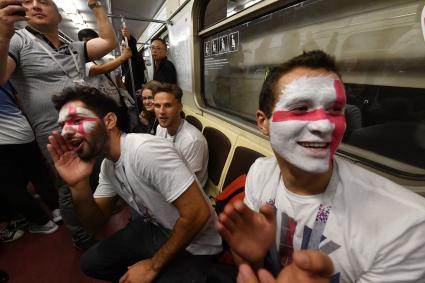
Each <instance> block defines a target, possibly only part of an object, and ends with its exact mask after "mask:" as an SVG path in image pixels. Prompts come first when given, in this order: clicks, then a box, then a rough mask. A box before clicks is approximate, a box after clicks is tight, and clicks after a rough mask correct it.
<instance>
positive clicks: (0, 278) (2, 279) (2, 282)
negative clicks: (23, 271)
mask: <svg viewBox="0 0 425 283" xmlns="http://www.w3.org/2000/svg"><path fill="white" fill-rule="evenodd" d="M7 281H9V275H7V273H6V272H4V271H3V270H0V283H6V282H7Z"/></svg>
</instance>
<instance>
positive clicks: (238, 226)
mask: <svg viewBox="0 0 425 283" xmlns="http://www.w3.org/2000/svg"><path fill="white" fill-rule="evenodd" d="M217 229H218V232H219V233H220V234H221V236H222V237H223V238H224V240H225V241H226V242H227V243H228V244H229V246H230V247H231V248H232V250H233V252H235V253H236V254H237V255H238V256H240V257H241V258H242V259H243V260H246V261H248V262H249V263H251V264H258V263H260V262H261V261H262V260H263V259H264V257H265V256H266V254H267V251H268V250H269V249H270V248H271V247H272V245H273V243H274V241H275V237H276V217H275V209H274V208H273V207H272V206H270V205H264V206H262V207H261V208H260V212H255V211H253V210H251V209H250V208H249V207H248V206H246V204H244V203H243V202H242V201H236V202H234V203H229V204H228V205H226V207H225V208H224V211H223V213H221V214H220V215H219V223H218V225H217Z"/></svg>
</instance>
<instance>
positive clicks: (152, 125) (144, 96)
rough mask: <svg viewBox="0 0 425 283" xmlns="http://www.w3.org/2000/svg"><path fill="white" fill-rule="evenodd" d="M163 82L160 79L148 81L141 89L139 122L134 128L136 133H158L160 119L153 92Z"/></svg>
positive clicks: (138, 97) (138, 99) (139, 95)
mask: <svg viewBox="0 0 425 283" xmlns="http://www.w3.org/2000/svg"><path fill="white" fill-rule="evenodd" d="M160 85H161V83H160V82H158V81H153V80H152V81H150V82H147V83H146V84H145V85H144V86H143V89H142V91H141V94H138V95H137V103H138V106H139V110H140V114H139V124H138V125H137V127H136V128H134V132H136V133H147V134H151V135H155V134H156V128H157V126H158V119H156V116H155V110H154V105H153V94H154V93H155V92H156V89H157V88H158V86H160Z"/></svg>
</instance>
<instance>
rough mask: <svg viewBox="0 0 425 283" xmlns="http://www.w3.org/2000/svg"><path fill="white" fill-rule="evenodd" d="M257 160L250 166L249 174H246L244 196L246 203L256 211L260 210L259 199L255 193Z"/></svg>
mask: <svg viewBox="0 0 425 283" xmlns="http://www.w3.org/2000/svg"><path fill="white" fill-rule="evenodd" d="M256 167H257V166H256V162H254V164H252V165H251V168H249V171H248V174H247V176H246V181H245V198H244V203H245V204H246V205H247V206H248V207H249V208H251V209H252V210H254V211H258V210H259V207H257V206H258V205H256V204H258V203H259V201H258V200H257V201H256V200H255V196H254V195H253V193H254V192H255V187H256V185H255V171H256V170H257V169H256Z"/></svg>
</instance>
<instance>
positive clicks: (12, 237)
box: [0, 225, 24, 243]
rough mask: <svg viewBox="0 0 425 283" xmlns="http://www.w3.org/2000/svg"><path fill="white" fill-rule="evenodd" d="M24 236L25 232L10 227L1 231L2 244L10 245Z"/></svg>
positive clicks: (0, 239) (0, 240)
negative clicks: (9, 243)
mask: <svg viewBox="0 0 425 283" xmlns="http://www.w3.org/2000/svg"><path fill="white" fill-rule="evenodd" d="M23 235H24V231H22V230H19V229H16V228H14V227H12V226H10V225H8V226H6V227H5V228H3V229H1V230H0V242H2V243H8V242H13V241H16V240H18V239H20V238H22V236H23Z"/></svg>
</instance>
